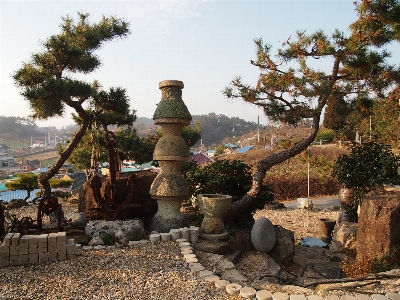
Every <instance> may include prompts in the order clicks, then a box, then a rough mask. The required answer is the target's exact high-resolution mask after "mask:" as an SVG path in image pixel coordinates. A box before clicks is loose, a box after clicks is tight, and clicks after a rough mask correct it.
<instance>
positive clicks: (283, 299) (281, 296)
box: [272, 292, 289, 300]
mask: <svg viewBox="0 0 400 300" xmlns="http://www.w3.org/2000/svg"><path fill="white" fill-rule="evenodd" d="M272 300H289V295H288V294H286V293H281V292H276V293H273V294H272Z"/></svg>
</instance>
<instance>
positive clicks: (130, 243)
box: [128, 241, 141, 246]
mask: <svg viewBox="0 0 400 300" xmlns="http://www.w3.org/2000/svg"><path fill="white" fill-rule="evenodd" d="M139 244H141V243H140V241H129V242H128V245H129V246H134V245H139Z"/></svg>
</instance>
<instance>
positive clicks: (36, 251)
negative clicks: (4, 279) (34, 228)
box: [0, 232, 76, 267]
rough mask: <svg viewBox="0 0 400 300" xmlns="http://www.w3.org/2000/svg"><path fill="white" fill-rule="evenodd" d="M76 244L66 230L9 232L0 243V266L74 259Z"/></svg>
mask: <svg viewBox="0 0 400 300" xmlns="http://www.w3.org/2000/svg"><path fill="white" fill-rule="evenodd" d="M75 255H76V244H75V242H74V240H73V239H69V240H67V235H66V233H65V232H56V233H50V234H40V235H23V236H21V235H20V234H19V233H8V234H7V235H6V236H5V238H4V241H3V243H2V244H1V245H0V267H6V266H19V265H26V264H36V263H44V262H52V261H61V260H66V259H74V258H75Z"/></svg>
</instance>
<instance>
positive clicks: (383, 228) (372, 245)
mask: <svg viewBox="0 0 400 300" xmlns="http://www.w3.org/2000/svg"><path fill="white" fill-rule="evenodd" d="M358 221H359V222H358V234H357V260H359V259H363V258H372V257H378V258H379V257H382V256H383V255H385V254H388V253H389V252H390V251H391V250H392V249H393V248H394V247H399V246H400V230H399V228H398V226H399V224H400V196H399V195H397V194H394V195H388V194H386V195H374V196H370V197H367V198H365V199H364V201H363V204H362V206H361V211H360V216H359V219H358Z"/></svg>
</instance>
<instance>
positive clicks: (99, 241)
mask: <svg viewBox="0 0 400 300" xmlns="http://www.w3.org/2000/svg"><path fill="white" fill-rule="evenodd" d="M99 245H102V246H103V245H104V241H103V240H102V239H101V238H100V237H98V236H96V237H94V238H92V239H91V240H90V241H89V243H88V246H99Z"/></svg>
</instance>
